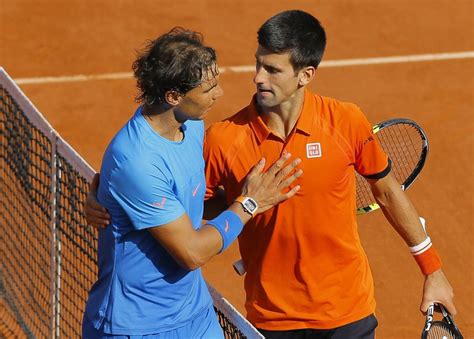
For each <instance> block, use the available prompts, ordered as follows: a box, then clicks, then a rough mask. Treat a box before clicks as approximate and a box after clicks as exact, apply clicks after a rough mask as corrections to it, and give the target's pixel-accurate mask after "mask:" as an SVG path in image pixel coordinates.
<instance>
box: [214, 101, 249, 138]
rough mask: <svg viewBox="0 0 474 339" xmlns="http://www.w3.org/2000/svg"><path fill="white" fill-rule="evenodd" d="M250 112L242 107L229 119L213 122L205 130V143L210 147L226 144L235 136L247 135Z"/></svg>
mask: <svg viewBox="0 0 474 339" xmlns="http://www.w3.org/2000/svg"><path fill="white" fill-rule="evenodd" d="M249 117H250V110H249V108H248V107H244V108H243V109H241V110H240V111H239V112H237V113H236V114H234V115H232V116H231V117H229V118H227V119H225V120H222V121H219V122H215V123H214V124H212V125H211V126H209V128H208V129H207V130H206V143H210V144H212V145H221V144H224V145H225V144H228V143H229V142H231V141H232V140H235V137H236V136H237V135H240V134H242V133H248V131H249V129H250V125H249V120H250V119H249Z"/></svg>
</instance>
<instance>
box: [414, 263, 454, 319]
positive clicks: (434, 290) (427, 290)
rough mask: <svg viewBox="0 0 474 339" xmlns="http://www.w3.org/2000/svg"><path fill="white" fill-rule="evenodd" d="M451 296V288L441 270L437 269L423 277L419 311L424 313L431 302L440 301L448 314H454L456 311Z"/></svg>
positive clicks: (452, 296) (452, 295) (452, 294)
mask: <svg viewBox="0 0 474 339" xmlns="http://www.w3.org/2000/svg"><path fill="white" fill-rule="evenodd" d="M453 298H454V293H453V288H452V287H451V285H450V284H449V281H448V279H447V278H446V276H445V275H444V273H443V271H442V270H438V271H436V272H433V273H431V274H430V275H427V276H426V277H425V285H424V287H423V300H422V301H421V305H420V311H421V312H422V313H423V314H426V311H427V310H428V307H429V306H430V305H431V304H434V303H440V304H443V306H444V307H445V308H446V309H447V310H448V312H449V313H450V314H452V315H456V313H457V311H456V307H455V306H454V302H453Z"/></svg>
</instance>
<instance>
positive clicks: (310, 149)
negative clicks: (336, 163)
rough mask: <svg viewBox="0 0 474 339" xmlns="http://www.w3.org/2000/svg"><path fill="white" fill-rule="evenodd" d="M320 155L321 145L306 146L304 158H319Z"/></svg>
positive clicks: (316, 143)
mask: <svg viewBox="0 0 474 339" xmlns="http://www.w3.org/2000/svg"><path fill="white" fill-rule="evenodd" d="M321 154H322V153H321V144H320V143H319V142H314V143H311V144H306V156H307V157H308V158H320V157H321Z"/></svg>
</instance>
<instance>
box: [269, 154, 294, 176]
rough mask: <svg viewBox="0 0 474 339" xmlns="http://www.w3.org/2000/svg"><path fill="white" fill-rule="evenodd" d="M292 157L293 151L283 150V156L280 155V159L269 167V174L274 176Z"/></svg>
mask: <svg viewBox="0 0 474 339" xmlns="http://www.w3.org/2000/svg"><path fill="white" fill-rule="evenodd" d="M290 157H291V153H289V152H283V154H282V156H281V157H280V159H278V160H277V161H275V162H274V163H273V165H272V166H271V167H270V168H269V169H268V171H267V173H268V174H269V175H273V176H276V175H277V174H278V173H279V172H280V170H281V169H282V168H283V165H284V164H285V162H286V161H287V160H288V159H290ZM288 173H289V172H288Z"/></svg>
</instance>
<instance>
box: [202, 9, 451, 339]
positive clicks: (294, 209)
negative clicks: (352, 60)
mask: <svg viewBox="0 0 474 339" xmlns="http://www.w3.org/2000/svg"><path fill="white" fill-rule="evenodd" d="M258 43H259V46H258V49H257V51H256V54H255V58H256V74H255V77H254V83H255V85H256V88H257V93H256V94H255V96H254V97H253V98H252V101H251V103H250V104H249V106H247V107H245V108H244V109H242V110H241V111H240V112H238V113H237V114H236V115H234V116H232V117H230V118H229V119H226V120H225V121H222V122H219V123H216V124H214V125H213V126H211V127H210V128H209V129H208V130H207V133H206V141H205V146H204V157H205V159H206V178H207V192H206V198H207V199H210V200H212V199H211V198H212V197H213V196H215V195H216V192H217V191H218V189H219V187H223V189H224V192H225V198H226V203H227V204H230V203H232V202H233V201H234V200H235V198H236V197H237V196H238V194H239V193H240V187H241V185H242V182H243V179H244V177H245V174H246V173H247V171H248V169H249V168H250V167H251V166H252V164H253V163H255V161H256V160H258V159H259V158H261V157H265V158H266V159H268V160H270V162H271V161H273V160H276V159H277V158H278V157H279V156H280V155H281V154H282V152H284V151H288V152H290V153H291V154H293V155H294V156H296V157H299V158H300V159H302V163H301V164H300V165H299V168H301V169H303V171H304V173H305V174H304V176H302V177H301V178H299V179H298V180H297V181H296V183H297V184H299V185H300V186H301V189H300V191H299V192H298V193H297V194H296V196H295V197H294V198H293V199H291V200H288V201H286V202H284V203H282V204H280V205H278V206H276V207H275V208H273V209H272V210H269V211H267V212H266V213H262V214H260V215H258V216H256V217H254V218H253V219H252V220H251V221H250V222H249V223H248V224H247V225H246V227H245V228H244V230H243V232H242V233H241V234H240V236H239V246H240V252H241V255H242V260H243V263H244V267H245V269H246V272H247V274H246V276H245V291H246V303H245V307H246V310H247V318H248V319H249V320H250V322H251V323H253V324H254V325H255V326H256V327H257V328H258V329H259V330H260V331H261V332H262V333H263V334H264V335H265V337H267V338H326V337H327V338H329V337H330V338H373V336H374V331H375V327H376V326H377V321H376V319H375V317H374V315H373V314H374V311H375V300H374V288H373V280H372V275H371V272H370V268H369V264H368V261H367V257H366V255H365V252H364V250H363V248H362V245H361V243H360V240H359V236H358V230H357V223H356V214H355V209H356V208H355V206H356V202H355V174H354V171H357V172H358V173H359V174H361V175H363V176H364V177H365V178H366V179H367V180H368V181H369V183H370V186H371V189H372V192H373V194H374V196H375V197H376V199H377V201H378V203H379V205H381V207H382V210H383V212H384V214H385V215H386V216H387V219H388V220H389V221H390V223H391V224H392V226H393V227H394V228H395V230H396V231H397V232H398V233H399V234H400V235H401V236H402V237H403V239H404V240H405V242H406V243H407V245H408V246H411V247H414V246H416V245H418V244H420V243H423V242H424V241H425V240H426V239H427V236H426V234H425V232H424V230H423V228H422V226H421V225H420V222H419V217H418V215H417V212H416V211H415V208H414V207H413V205H412V204H411V202H410V201H409V200H408V198H407V196H406V195H405V194H404V193H403V191H402V190H401V188H400V185H399V183H397V182H396V180H395V179H394V177H393V176H392V174H391V173H390V160H389V159H388V158H387V156H386V155H385V154H384V152H383V150H382V149H381V147H380V145H379V144H378V142H377V141H376V138H375V137H374V135H373V133H372V129H371V125H370V124H369V122H368V121H367V119H366V118H365V116H364V115H363V113H362V112H361V111H360V109H359V108H358V107H357V106H355V105H353V104H350V103H343V102H339V101H337V100H334V99H330V98H325V97H322V96H319V95H315V94H312V93H311V92H309V91H308V90H307V89H306V86H307V85H308V84H309V83H310V81H312V80H313V79H314V77H315V72H316V69H317V67H318V64H319V62H320V61H321V58H322V55H323V52H324V47H325V43H326V37H325V32H324V29H323V28H322V26H321V25H320V23H319V21H318V20H317V19H316V18H314V17H313V16H311V15H309V14H308V13H305V12H302V11H295V10H293V11H286V12H282V13H279V14H277V15H275V16H274V17H272V18H270V19H269V20H268V21H267V22H265V23H264V24H263V25H262V27H261V28H260V29H259V31H258ZM229 136H232V138H230V137H229ZM417 261H419V262H420V261H421V264H420V267H421V268H422V271H423V272H424V273H425V286H424V287H425V288H424V295H423V301H422V303H421V306H420V308H421V310H422V311H423V312H425V311H426V310H427V308H428V306H429V304H431V303H433V302H435V301H437V302H442V303H443V304H444V305H445V306H447V308H448V309H449V311H450V312H451V313H455V312H456V310H455V307H454V305H453V302H452V298H453V292H452V288H451V286H450V284H449V282H448V281H447V279H446V278H445V276H444V274H443V272H442V271H441V269H440V268H441V263H440V260H439V257H438V256H437V254H436V252H435V251H434V249H433V248H431V250H430V251H429V252H428V253H425V254H424V255H423V257H422V258H421V259H420V260H417Z"/></svg>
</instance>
